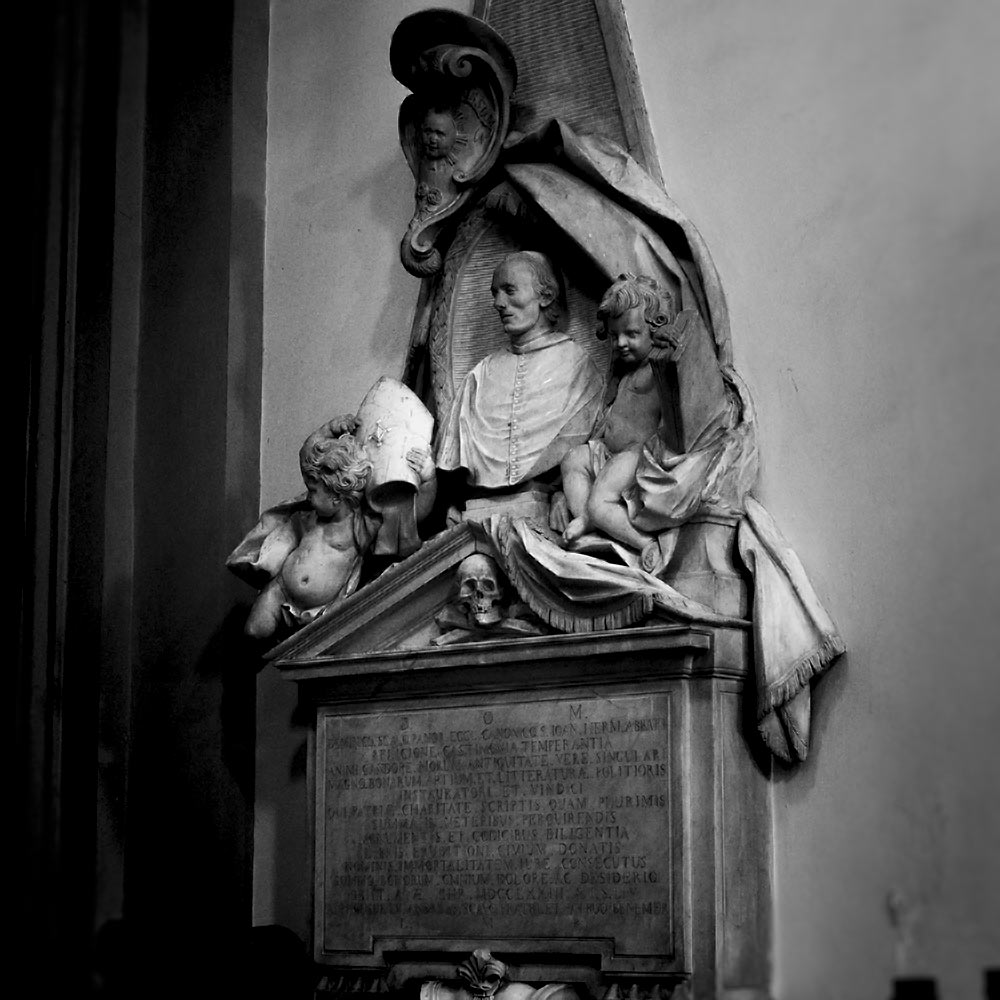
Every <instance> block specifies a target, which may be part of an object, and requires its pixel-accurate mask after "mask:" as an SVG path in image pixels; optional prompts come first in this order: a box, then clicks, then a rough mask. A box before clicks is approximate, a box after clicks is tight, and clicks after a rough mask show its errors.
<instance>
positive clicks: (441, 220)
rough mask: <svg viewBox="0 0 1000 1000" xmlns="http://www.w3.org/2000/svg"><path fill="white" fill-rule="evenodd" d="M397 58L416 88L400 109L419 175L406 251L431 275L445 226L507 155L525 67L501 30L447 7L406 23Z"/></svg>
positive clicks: (411, 265) (395, 65) (395, 63)
mask: <svg viewBox="0 0 1000 1000" xmlns="http://www.w3.org/2000/svg"><path fill="white" fill-rule="evenodd" d="M389 61H390V65H391V67H392V72H393V75H394V76H395V77H396V79H397V80H399V81H400V83H402V84H404V85H405V86H407V87H409V88H410V90H412V91H413V93H412V94H410V96H409V97H407V98H406V99H405V100H404V101H403V103H402V105H400V109H399V141H400V145H401V146H402V148H403V153H404V155H405V156H406V162H407V163H408V164H409V166H410V170H411V171H412V172H413V176H414V179H415V181H416V188H415V192H414V199H415V206H414V212H413V217H412V218H411V219H410V223H409V225H408V226H407V229H406V234H405V235H404V236H403V241H402V244H401V245H400V258H401V260H402V262H403V266H404V267H405V268H406V270H407V271H409V272H410V273H411V274H413V275H416V276H417V277H427V276H429V275H432V274H434V273H436V272H437V271H438V270H440V268H441V261H442V258H441V251H440V250H439V249H438V247H437V246H436V245H435V244H436V242H437V239H438V236H439V235H440V233H441V230H442V227H443V226H444V224H445V223H446V222H447V220H448V219H449V218H450V217H451V216H453V215H454V214H455V213H456V212H457V211H458V210H459V209H460V208H461V207H462V206H463V205H464V204H465V203H466V202H467V201H468V200H469V198H470V197H471V195H472V193H473V191H474V189H475V187H476V184H477V183H478V182H479V181H481V180H482V179H483V178H484V177H485V176H486V175H487V174H488V173H489V172H490V170H491V169H492V168H493V166H494V165H495V164H496V161H497V158H498V157H499V155H500V150H501V148H502V146H503V141H504V139H505V138H506V135H507V129H508V126H509V124H510V96H511V93H512V92H513V90H514V86H515V84H516V82H517V70H516V66H515V63H514V59H513V56H512V55H511V53H510V50H509V49H508V48H507V45H506V43H505V42H504V41H503V39H502V38H500V36H499V35H498V34H497V33H496V32H495V31H493V29H491V28H490V27H489V26H488V25H486V24H485V23H483V22H482V21H478V20H477V19H475V18H471V17H467V16H465V15H461V14H457V13H455V12H452V11H446V10H429V11H421V12H420V13H418V14H414V15H412V16H411V17H408V18H405V19H404V20H403V21H402V22H400V24H399V27H398V28H397V29H396V31H395V33H394V35H393V37H392V46H391V48H390V51H389Z"/></svg>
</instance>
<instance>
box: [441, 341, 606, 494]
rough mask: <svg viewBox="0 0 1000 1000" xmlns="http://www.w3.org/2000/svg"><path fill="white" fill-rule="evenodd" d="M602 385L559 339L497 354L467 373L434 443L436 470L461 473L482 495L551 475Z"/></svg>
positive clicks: (594, 407) (582, 430)
mask: <svg viewBox="0 0 1000 1000" xmlns="http://www.w3.org/2000/svg"><path fill="white" fill-rule="evenodd" d="M603 390H604V381H603V379H602V378H601V375H600V372H598V370H597V367H596V366H595V365H594V363H593V361H591V360H590V357H589V356H588V355H587V353H586V351H584V350H583V349H582V348H581V347H578V346H577V345H576V344H575V343H573V341H572V340H571V339H570V338H569V337H568V336H567V335H566V334H564V333H547V334H545V335H544V336H542V337H540V338H538V339H537V340H535V341H534V342H533V343H531V344H529V345H528V346H526V347H523V348H521V347H515V346H510V347H505V348H502V349H501V350H499V351H495V352H494V353H493V354H489V355H487V356H486V357H485V358H483V360H482V361H480V362H479V364H477V365H476V366H475V368H473V369H472V371H470V372H469V374H468V375H466V377H465V381H464V382H463V383H462V388H461V390H460V391H459V393H458V395H457V396H456V397H455V400H454V402H453V403H452V407H451V411H450V413H449V415H448V418H447V420H446V422H445V425H444V427H443V428H442V432H441V437H440V440H439V443H438V451H437V466H438V468H439V469H446V470H447V469H457V468H465V469H467V470H468V472H469V483H470V484H471V485H473V486H478V487H483V488H486V489H501V488H505V487H510V486H516V485H517V484H518V483H521V482H523V481H525V480H527V479H531V478H532V477H533V476H538V475H541V474H542V473H543V472H546V471H548V470H549V469H551V468H554V467H555V466H557V465H558V464H559V462H560V461H561V460H562V458H563V456H564V455H565V454H566V452H567V451H569V449H570V448H572V447H574V445H577V444H581V443H582V442H584V441H586V440H587V439H588V438H589V437H590V435H591V432H592V431H593V429H594V424H595V423H596V421H597V418H598V416H599V414H600V411H601V404H602V397H603Z"/></svg>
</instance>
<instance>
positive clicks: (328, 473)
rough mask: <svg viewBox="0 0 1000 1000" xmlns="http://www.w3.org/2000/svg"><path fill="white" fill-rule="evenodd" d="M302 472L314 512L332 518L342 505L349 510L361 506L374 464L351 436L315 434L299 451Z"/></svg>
mask: <svg viewBox="0 0 1000 1000" xmlns="http://www.w3.org/2000/svg"><path fill="white" fill-rule="evenodd" d="M299 468H300V469H301V471H302V479H303V481H304V482H305V485H306V489H307V490H308V491H309V494H308V499H309V503H310V505H311V506H312V508H313V510H315V511H316V513H317V514H319V515H320V516H321V517H332V516H333V513H334V511H335V510H336V508H337V507H338V506H339V505H340V504H342V503H345V504H347V505H348V506H349V507H357V506H358V505H359V504H360V503H361V498H362V497H363V496H364V493H365V487H366V486H367V485H368V476H369V474H370V473H371V470H372V463H371V462H370V461H369V460H368V456H367V454H366V452H365V450H364V448H362V447H361V446H360V445H359V444H358V443H357V441H355V440H354V437H353V435H351V434H341V435H339V436H337V437H318V436H317V435H315V434H312V435H310V436H309V438H308V439H307V440H306V442H305V444H303V445H302V448H301V449H300V451H299Z"/></svg>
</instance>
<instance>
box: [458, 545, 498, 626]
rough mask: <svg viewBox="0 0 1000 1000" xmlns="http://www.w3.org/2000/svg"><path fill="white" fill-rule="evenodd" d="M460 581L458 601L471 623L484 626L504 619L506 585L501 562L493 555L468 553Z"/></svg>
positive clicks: (461, 567) (461, 568) (461, 566)
mask: <svg viewBox="0 0 1000 1000" xmlns="http://www.w3.org/2000/svg"><path fill="white" fill-rule="evenodd" d="M457 580H458V601H457V603H458V606H459V607H460V608H461V609H462V610H463V611H464V612H465V614H466V615H467V616H468V619H469V624H471V625H477V626H480V627H484V626H490V625H495V624H496V623H497V622H499V621H500V619H501V618H502V617H503V616H502V614H501V612H500V604H501V602H502V600H503V586H502V585H501V583H500V573H499V570H498V569H497V564H496V563H495V562H494V561H493V560H492V559H491V558H490V557H489V556H484V555H482V554H481V553H479V552H476V553H474V554H473V555H471V556H467V557H466V558H465V559H463V560H462V562H461V563H460V564H459V567H458V573H457Z"/></svg>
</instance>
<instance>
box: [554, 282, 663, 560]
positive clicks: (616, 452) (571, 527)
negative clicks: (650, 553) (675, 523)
mask: <svg viewBox="0 0 1000 1000" xmlns="http://www.w3.org/2000/svg"><path fill="white" fill-rule="evenodd" d="M675 312H676V310H675V308H674V300H673V296H672V295H671V294H670V293H669V292H668V291H666V290H665V289H663V288H661V287H660V286H659V285H658V284H657V282H656V281H654V280H653V279H652V278H647V277H645V276H643V275H635V274H622V275H619V277H618V280H617V281H616V282H615V283H614V284H613V285H612V286H611V287H610V288H609V289H608V290H607V292H606V293H605V295H604V298H603V299H602V300H601V304H600V306H599V307H598V310H597V317H598V320H599V322H600V326H599V327H598V336H599V337H601V336H604V337H611V338H612V341H613V345H614V349H615V352H616V356H617V362H618V363H619V365H620V366H621V367H622V368H624V374H623V375H622V377H621V381H620V382H619V383H618V392H617V395H616V396H615V398H614V400H613V402H612V403H611V404H610V406H608V408H607V410H606V411H605V414H604V418H603V420H602V421H601V423H600V424H599V426H598V433H597V435H596V436H595V437H593V438H591V440H589V441H587V442H585V443H584V444H581V445H577V446H576V447H575V448H573V449H571V450H570V451H569V452H568V453H567V455H566V457H565V458H564V459H563V460H562V478H563V492H564V493H565V496H566V505H567V507H568V508H569V513H570V514H571V515H572V520H570V521H569V523H568V525H566V527H565V530H564V531H563V541H564V543H566V544H569V543H570V542H573V541H576V539H578V538H580V537H581V536H582V535H584V534H586V533H587V532H589V531H592V530H595V529H597V530H600V531H603V532H604V533H605V534H606V535H609V536H610V537H611V538H614V539H617V540H618V541H620V542H623V543H624V544H626V545H628V546H630V547H631V548H634V549H639V550H641V549H642V548H643V547H644V546H645V545H646V544H647V543H648V542H649V541H650V540H651V538H652V536H651V535H647V534H645V533H644V532H641V531H639V530H638V529H637V528H635V527H633V525H632V524H631V523H630V522H629V518H628V512H627V510H626V508H625V505H624V503H623V501H622V494H623V493H624V491H625V490H627V489H628V488H629V487H630V486H631V485H632V484H633V482H634V481H635V471H636V467H637V465H638V462H639V456H640V454H641V452H642V446H643V443H644V442H645V441H646V440H647V439H648V438H649V437H650V436H651V435H653V434H655V433H656V430H657V427H658V425H659V423H660V397H659V393H658V392H657V386H656V380H655V379H654V377H653V372H652V370H651V369H650V367H649V365H648V364H647V363H646V362H647V359H648V358H649V355H650V352H651V351H652V350H653V349H654V347H656V346H658V344H659V339H658V337H657V334H658V331H660V329H661V328H662V327H665V326H667V325H668V324H669V323H670V322H671V321H672V320H673V319H674V316H675Z"/></svg>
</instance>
